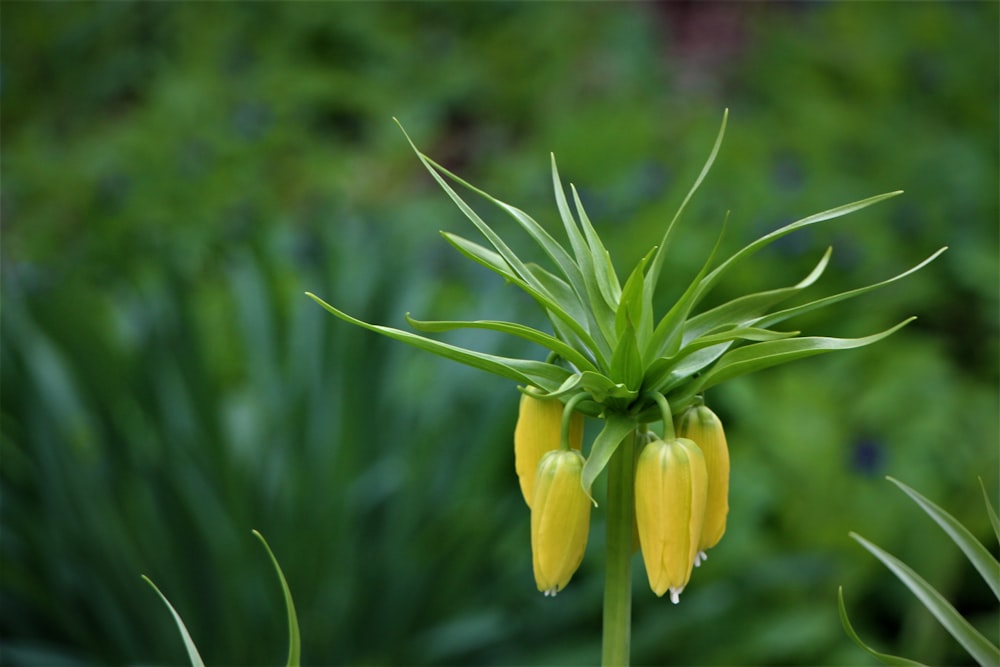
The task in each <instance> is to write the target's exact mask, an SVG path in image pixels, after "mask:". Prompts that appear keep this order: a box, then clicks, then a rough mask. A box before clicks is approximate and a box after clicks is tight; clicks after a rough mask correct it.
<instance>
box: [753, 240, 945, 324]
mask: <svg viewBox="0 0 1000 667" xmlns="http://www.w3.org/2000/svg"><path fill="white" fill-rule="evenodd" d="M947 249H948V248H947V246H945V247H944V248H941V249H940V250H938V251H937V252H935V253H934V254H932V255H931V256H930V257H928V258H927V259H925V260H924V261H922V262H920V263H919V264H917V265H916V266H914V267H912V268H909V269H907V270H906V271H903V272H902V273H900V274H898V275H895V276H893V277H892V278H889V279H887V280H883V281H881V282H878V283H872V284H871V285H866V286H865V287H859V288H857V289H853V290H849V291H846V292H841V293H839V294H834V295H831V296H827V297H824V298H822V299H816V300H815V301H810V302H809V303H805V304H802V305H800V306H795V307H793V308H786V309H785V310H780V311H778V312H776V313H771V314H770V315H766V316H764V317H761V318H758V319H756V320H754V324H755V325H757V326H761V327H769V326H772V325H774V324H777V323H778V322H784V321H785V320H787V319H789V318H791V317H795V316H796V315H802V314H803V313H808V312H809V311H811V310H816V309H818V308H825V307H826V306H829V305H831V304H834V303H837V302H839V301H844V300H846V299H852V298H854V297H856V296H861V295H862V294H865V293H867V292H871V291H872V290H874V289H877V288H879V287H884V286H885V285H888V284H890V283H894V282H896V281H897V280H899V279H900V278H905V277H906V276H908V275H910V274H911V273H914V272H916V271H919V270H920V269H922V268H923V267H925V266H926V265H927V264H930V263H931V262H933V261H934V260H935V259H936V258H937V256H938V255H940V254H941V253H943V252H944V251H945V250H947Z"/></svg>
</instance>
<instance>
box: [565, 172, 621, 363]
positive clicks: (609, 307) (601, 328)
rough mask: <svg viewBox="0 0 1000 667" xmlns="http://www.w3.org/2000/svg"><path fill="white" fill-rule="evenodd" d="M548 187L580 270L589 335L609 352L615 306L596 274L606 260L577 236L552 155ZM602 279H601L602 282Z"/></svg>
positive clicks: (574, 223)
mask: <svg viewBox="0 0 1000 667" xmlns="http://www.w3.org/2000/svg"><path fill="white" fill-rule="evenodd" d="M552 186H553V189H554V190H555V197H556V207H557V208H558V209H559V217H560V218H562V221H563V226H564V227H565V228H566V235H567V237H568V238H569V243H570V247H572V249H573V254H574V255H575V256H576V263H577V266H579V267H580V272H581V273H582V275H583V283H584V291H585V293H586V300H587V303H588V305H589V307H588V308H587V310H588V312H589V313H590V314H591V317H592V318H593V321H594V322H595V324H596V327H597V330H595V331H593V334H594V336H595V337H603V339H604V340H605V341H607V343H608V346H609V348H610V345H611V342H612V341H614V339H615V336H614V313H615V308H616V307H617V303H618V302H617V301H616V300H609V297H608V295H607V294H606V292H607V289H608V288H607V287H605V288H604V289H602V288H601V280H602V278H599V274H601V273H603V272H605V271H606V270H607V269H606V267H605V262H609V261H610V260H609V259H606V258H605V257H598V256H596V255H595V253H594V252H593V251H592V250H591V248H590V246H589V245H588V243H587V239H586V238H585V237H584V235H583V234H582V233H581V232H580V229H579V227H578V226H577V223H576V220H575V218H574V217H573V214H572V213H571V212H570V209H569V202H568V201H567V200H566V192H565V191H564V190H563V186H562V181H561V180H560V179H559V170H558V168H557V167H556V158H555V155H553V156H552ZM581 210H582V207H581ZM612 272H613V270H612ZM606 279H607V278H606V276H605V278H603V280H606Z"/></svg>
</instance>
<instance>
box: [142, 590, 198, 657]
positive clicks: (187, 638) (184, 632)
mask: <svg viewBox="0 0 1000 667" xmlns="http://www.w3.org/2000/svg"><path fill="white" fill-rule="evenodd" d="M142 579H143V581H145V582H146V583H147V584H149V585H150V586H152V588H153V590H154V591H156V594H157V595H159V596H160V599H161V600H163V604H165V605H167V609H169V610H170V613H171V615H173V617H174V622H175V623H177V629H178V630H179V631H180V633H181V639H183V640H184V648H185V649H187V654H188V660H190V661H191V667H205V662H204V661H203V660H202V659H201V655H199V654H198V647H196V646H195V645H194V641H193V640H192V639H191V634H190V633H188V629H187V627H185V625H184V621H182V620H181V615H180V614H178V613H177V610H176V609H174V606H173V605H172V604H170V600H168V599H167V596H166V595H164V594H163V593H162V592H160V589H159V588H157V587H156V584H154V583H153V580H152V579H150V578H149V577H147V576H146V575H142Z"/></svg>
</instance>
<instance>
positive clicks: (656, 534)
mask: <svg viewBox="0 0 1000 667" xmlns="http://www.w3.org/2000/svg"><path fill="white" fill-rule="evenodd" d="M707 477H708V475H707V472H706V470H705V460H704V457H703V456H702V454H701V451H700V450H699V449H698V447H697V446H696V445H695V444H694V443H693V442H691V441H690V440H686V439H684V438H676V439H674V440H669V441H664V440H659V439H657V440H654V441H652V442H650V443H649V444H647V445H646V446H645V447H644V448H643V450H642V453H641V454H640V455H639V460H638V463H637V464H636V474H635V514H636V526H637V528H638V531H639V543H640V546H641V549H642V558H643V562H644V563H645V565H646V575H647V576H648V578H649V586H650V588H652V589H653V592H654V593H656V595H658V596H662V595H663V594H664V593H666V592H667V591H668V590H669V591H670V596H671V599H672V600H674V602H677V599H678V598H677V596H678V595H680V592H681V591H682V590H683V589H684V586H686V585H687V582H688V580H689V579H690V578H691V569H692V568H693V567H694V563H695V558H696V556H697V554H698V540H699V538H700V536H701V529H702V525H703V522H704V516H705V498H706V493H707V487H708V483H707V481H708V480H707Z"/></svg>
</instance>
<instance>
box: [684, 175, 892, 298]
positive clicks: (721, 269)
mask: <svg viewBox="0 0 1000 667" xmlns="http://www.w3.org/2000/svg"><path fill="white" fill-rule="evenodd" d="M902 192H903V191H902V190H897V191H895V192H887V193H885V194H881V195H875V196H874V197H868V198H867V199H861V200H859V201H856V202H851V203H850V204H844V205H843V206H837V207H836V208H831V209H829V210H826V211H822V212H820V213H814V214H813V215H810V216H808V217H805V218H802V219H801V220H796V221H795V222H792V223H789V224H787V225H785V226H784V227H780V228H779V229H776V230H774V231H773V232H771V233H770V234H765V235H764V236H762V237H760V238H759V239H757V240H756V241H754V242H753V243H751V244H749V245H747V246H745V247H743V248H742V249H741V250H739V251H738V252H736V253H735V254H734V255H732V256H731V257H730V258H729V259H727V260H726V261H725V262H723V263H722V264H720V265H719V266H717V267H716V268H715V270H713V271H712V272H711V273H710V274H708V275H707V276H705V278H704V279H703V280H702V281H701V284H700V285H699V286H698V290H697V293H696V294H695V299H694V300H695V302H698V301H700V300H701V299H702V297H704V296H705V294H707V293H708V291H709V290H710V289H712V287H713V286H714V285H715V284H716V283H717V282H718V281H719V279H720V278H722V276H723V275H725V274H726V272H727V271H729V269H731V268H732V267H733V266H735V265H736V264H737V263H738V262H740V261H742V260H744V259H746V258H747V257H749V256H750V255H752V254H754V253H755V252H757V251H758V250H760V249H762V248H764V247H766V246H768V245H770V244H771V243H773V242H774V241H777V240H778V239H780V238H781V237H783V236H786V235H788V234H791V233H792V232H794V231H796V230H799V229H802V228H804V227H808V226H810V225H815V224H816V223H819V222H825V221H826V220H833V219H834V218H839V217H841V216H844V215H847V214H849V213H854V212H855V211H860V210H861V209H863V208H867V207H869V206H871V205H872V204H877V203H878V202H880V201H884V200H886V199H889V198H891V197H895V196H897V195H900V194H902Z"/></svg>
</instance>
